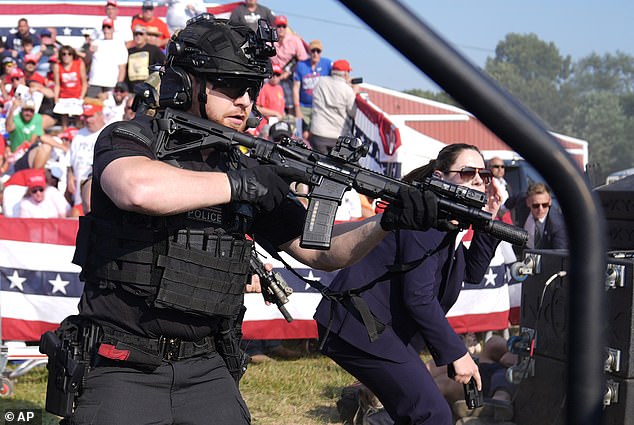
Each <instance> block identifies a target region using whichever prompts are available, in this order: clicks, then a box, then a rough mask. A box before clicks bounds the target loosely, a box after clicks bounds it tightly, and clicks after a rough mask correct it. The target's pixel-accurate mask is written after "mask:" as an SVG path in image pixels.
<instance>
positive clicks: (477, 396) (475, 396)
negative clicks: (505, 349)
mask: <svg viewBox="0 0 634 425" xmlns="http://www.w3.org/2000/svg"><path fill="white" fill-rule="evenodd" d="M477 363H478V362H476V364H477ZM447 376H448V377H449V378H452V379H453V378H454V377H455V376H456V370H455V369H454V367H453V363H449V364H448V365H447ZM462 387H463V389H464V401H465V402H466V403H467V409H469V410H473V409H476V408H478V407H482V406H483V405H484V403H483V400H482V391H479V390H478V384H476V381H475V378H473V377H471V379H470V380H469V382H468V383H467V384H464V385H463V386H462Z"/></svg>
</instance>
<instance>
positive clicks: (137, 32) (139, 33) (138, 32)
mask: <svg viewBox="0 0 634 425" xmlns="http://www.w3.org/2000/svg"><path fill="white" fill-rule="evenodd" d="M134 35H145V33H144V32H142V31H136V32H135V33H134Z"/></svg>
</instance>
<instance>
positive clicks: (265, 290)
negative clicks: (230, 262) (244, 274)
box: [251, 251, 293, 323]
mask: <svg viewBox="0 0 634 425" xmlns="http://www.w3.org/2000/svg"><path fill="white" fill-rule="evenodd" d="M251 272H252V273H253V274H257V275H258V276H259V278H260V285H261V286H262V296H263V297H264V299H265V300H266V301H268V302H270V303H274V304H275V305H276V306H277V308H278V309H279V310H280V313H282V316H284V318H285V319H286V321H287V322H288V323H291V322H292V321H293V316H291V315H290V313H289V312H288V310H286V307H284V304H286V303H287V302H288V297H289V296H290V295H291V294H292V293H293V288H291V287H290V286H288V284H287V283H286V281H285V280H284V278H283V277H282V275H281V274H279V273H278V272H271V271H268V270H266V268H264V264H262V261H260V259H259V258H258V254H257V253H256V252H255V251H253V253H252V254H251Z"/></svg>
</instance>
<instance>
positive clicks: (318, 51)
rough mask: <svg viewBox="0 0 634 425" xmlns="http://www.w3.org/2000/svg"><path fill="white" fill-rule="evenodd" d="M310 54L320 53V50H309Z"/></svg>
mask: <svg viewBox="0 0 634 425" xmlns="http://www.w3.org/2000/svg"><path fill="white" fill-rule="evenodd" d="M310 53H321V49H311V50H310Z"/></svg>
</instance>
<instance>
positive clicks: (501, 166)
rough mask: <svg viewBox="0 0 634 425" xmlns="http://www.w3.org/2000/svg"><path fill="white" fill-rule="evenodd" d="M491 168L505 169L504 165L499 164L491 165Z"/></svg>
mask: <svg viewBox="0 0 634 425" xmlns="http://www.w3.org/2000/svg"><path fill="white" fill-rule="evenodd" d="M490 168H502V169H504V164H502V165H498V164H495V165H491V167H490Z"/></svg>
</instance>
